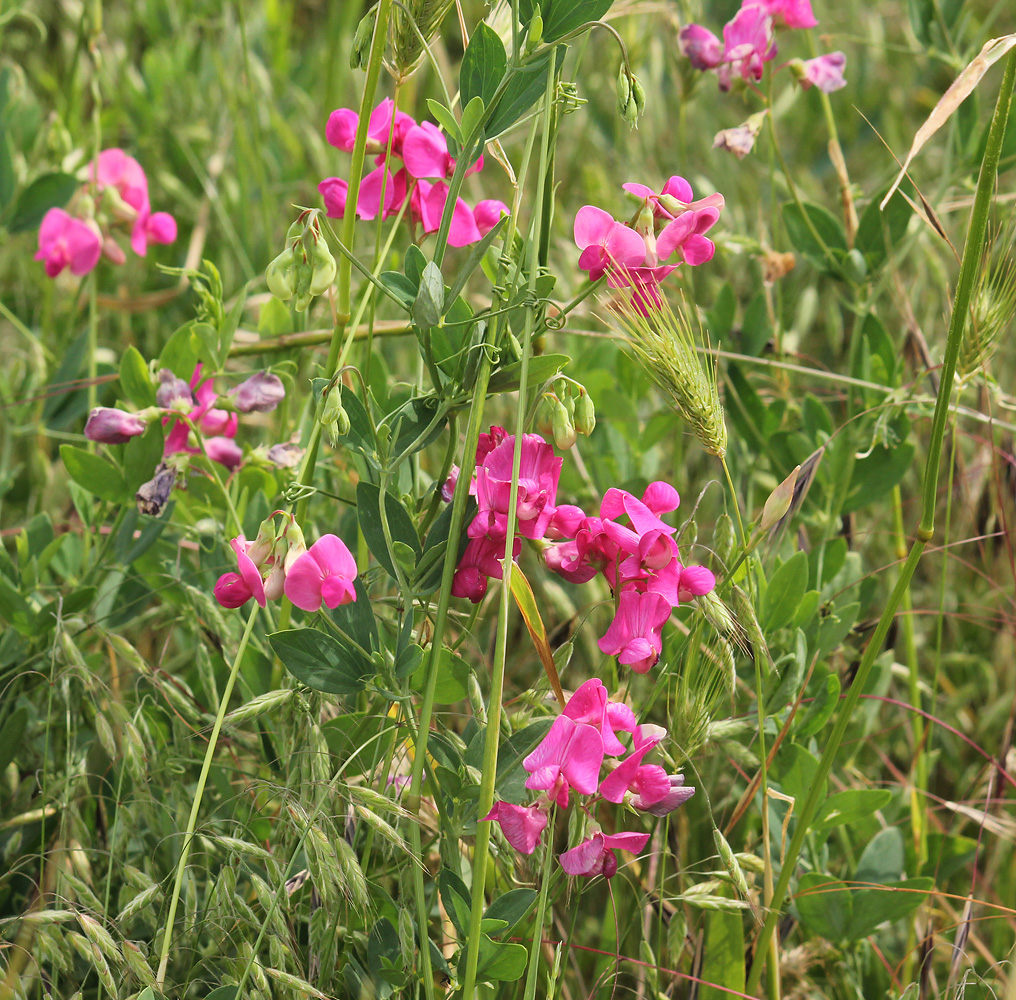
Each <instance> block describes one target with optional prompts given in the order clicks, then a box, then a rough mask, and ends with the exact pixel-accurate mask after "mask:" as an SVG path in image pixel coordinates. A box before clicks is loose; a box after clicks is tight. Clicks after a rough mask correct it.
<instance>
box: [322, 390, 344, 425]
mask: <svg viewBox="0 0 1016 1000" xmlns="http://www.w3.org/2000/svg"><path fill="white" fill-rule="evenodd" d="M341 409H342V397H341V396H340V394H339V388H338V386H334V387H333V388H331V389H328V390H326V391H325V394H324V399H323V400H322V403H321V412H320V413H319V414H318V423H319V424H321V425H322V426H323V427H328V426H329V425H331V424H334V423H335V421H336V420H337V419H338V417H339V410H341Z"/></svg>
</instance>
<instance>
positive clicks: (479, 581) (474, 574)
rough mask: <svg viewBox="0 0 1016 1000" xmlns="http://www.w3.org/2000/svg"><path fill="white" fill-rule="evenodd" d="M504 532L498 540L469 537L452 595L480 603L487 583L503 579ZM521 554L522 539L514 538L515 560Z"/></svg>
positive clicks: (456, 574)
mask: <svg viewBox="0 0 1016 1000" xmlns="http://www.w3.org/2000/svg"><path fill="white" fill-rule="evenodd" d="M504 538H505V536H504V533H503V532H502V533H501V536H500V537H499V538H491V537H489V536H487V535H481V536H478V537H476V538H470V539H469V542H468V543H467V544H466V550H465V552H463V553H462V559H461V561H460V562H459V565H458V566H457V567H456V570H455V578H454V580H453V581H452V596H453V597H465V598H468V599H469V600H470V601H472V602H473V604H479V603H480V601H482V600H483V597H484V595H485V594H486V593H487V580H488V579H492V580H500V579H501V577H502V576H503V575H504V574H503V571H502V569H501V560H502V559H503V558H504ZM521 552H522V539H521V538H519V537H517V536H516V538H515V545H514V553H513V558H515V559H518V557H519V555H520V554H521Z"/></svg>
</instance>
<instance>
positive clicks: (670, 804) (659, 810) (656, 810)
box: [631, 774, 695, 817]
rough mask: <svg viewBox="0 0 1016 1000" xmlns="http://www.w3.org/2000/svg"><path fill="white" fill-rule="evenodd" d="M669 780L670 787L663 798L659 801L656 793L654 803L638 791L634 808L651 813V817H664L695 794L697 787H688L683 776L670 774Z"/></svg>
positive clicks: (633, 799)
mask: <svg viewBox="0 0 1016 1000" xmlns="http://www.w3.org/2000/svg"><path fill="white" fill-rule="evenodd" d="M667 780H668V782H669V785H670V787H669V789H668V790H667V792H666V794H665V795H664V796H663V798H661V799H657V798H656V797H655V793H654V795H653V799H652V801H648V800H647V799H646V798H645V797H644V796H643V794H642V793H641V791H638V790H637V791H636V794H635V796H634V797H633V798H632V800H631V804H632V806H633V807H634V808H635V809H639V810H641V811H642V812H647V813H649V815H650V816H659V817H663V816H666V815H668V814H669V813H672V812H673V811H674V810H675V809H676V808H677V807H678V806H680V805H683V804H684V803H685V802H687V801H688V799H690V798H691V797H692V796H693V795H694V794H695V786H694V785H686V784H685V783H684V775H683V774H668V775H667Z"/></svg>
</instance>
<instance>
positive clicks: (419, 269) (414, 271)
mask: <svg viewBox="0 0 1016 1000" xmlns="http://www.w3.org/2000/svg"><path fill="white" fill-rule="evenodd" d="M426 266H427V257H426V256H425V254H424V252H423V251H422V250H421V249H420V248H419V247H418V246H417V245H416V244H415V243H410V244H409V248H408V249H407V250H406V259H405V262H404V263H403V266H402V269H403V271H405V274H406V277H407V278H408V279H409V281H410V283H411V284H412V285H413V287H414V288H419V287H420V279H421V278H422V277H423V269H424V268H425V267H426Z"/></svg>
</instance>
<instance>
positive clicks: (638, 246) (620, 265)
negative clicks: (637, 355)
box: [575, 176, 723, 314]
mask: <svg viewBox="0 0 1016 1000" xmlns="http://www.w3.org/2000/svg"><path fill="white" fill-rule="evenodd" d="M623 187H624V189H625V190H626V191H627V192H629V193H630V194H632V195H634V196H635V197H636V198H637V199H639V202H640V205H639V209H638V211H637V212H636V213H635V215H634V217H633V218H632V220H631V222H628V223H624V222H617V221H615V219H614V218H613V216H611V215H610V213H609V212H606V211H604V210H603V209H602V208H597V207H596V206H594V205H585V206H583V207H582V208H580V209H579V211H578V213H577V214H576V216H575V243H576V245H577V246H578V248H579V249H580V250H581V251H582V254H581V256H580V257H579V267H581V268H582V269H583V270H584V271H588V272H589V277H590V279H591V280H592V281H596V280H597V279H599V278H602V277H603V276H604V275H606V276H607V283H608V284H609V285H610V286H611V287H612V288H626V287H629V286H630V287H631V288H632V291H633V294H632V303H633V305H634V306H635V307H636V308H637V309H639V311H641V312H643V313H644V314H647V313H648V312H649V310H650V309H658V308H659V307H660V305H661V298H660V293H659V287H660V282H661V281H663V279H664V278H665V277H666V276H667V275H668V274H670V273H671V272H673V271H675V270H676V269H677V267H678V265H679V264H680V263H682V262H684V263H685V264H689V265H691V266H695V265H698V264H705V263H706V262H707V261H710V260H712V259H713V254H714V253H715V251H716V247H715V245H714V244H713V241H712V240H710V239H709V238H708V237H707V236H706V235H705V234H706V233H707V232H708V231H709V230H710V229H712V227H713V226H714V225H715V224H716V221H717V219H719V217H720V212H721V211H722V210H723V195H721V194H711V195H708V196H707V197H705V198H701V199H699V200H698V201H696V200H695V196H694V193H693V192H692V188H691V185H690V184H689V183H688V182H687V181H686V180H685V179H684V178H683V177H678V176H674V177H671V178H670V180H668V181H667V183H666V184H665V185H664V186H663V190H662V191H661V192H660V193H659V194H656V192H655V191H653V190H652V189H651V188H648V187H646V185H645V184H636V183H629V184H625V185H623ZM674 254H677V257H678V260H677V263H674V264H668V263H666V262H667V261H668V260H670V258H671V257H673V256H674Z"/></svg>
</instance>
